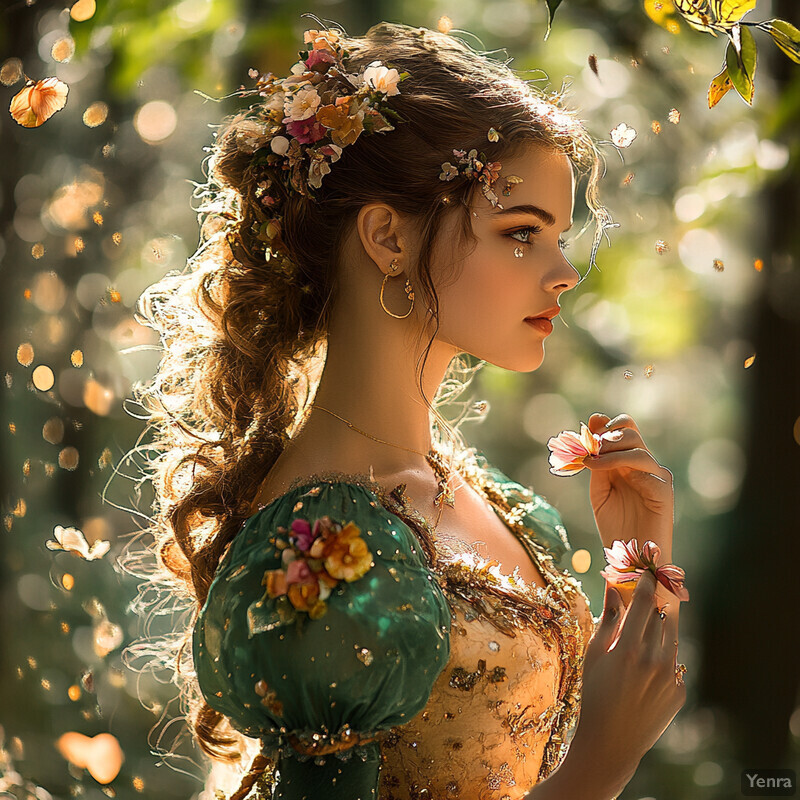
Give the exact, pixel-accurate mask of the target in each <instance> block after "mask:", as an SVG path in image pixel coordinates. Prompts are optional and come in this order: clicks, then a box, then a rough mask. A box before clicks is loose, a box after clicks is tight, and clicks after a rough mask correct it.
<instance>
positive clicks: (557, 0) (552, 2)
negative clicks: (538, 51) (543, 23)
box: [544, 0, 561, 41]
mask: <svg viewBox="0 0 800 800" xmlns="http://www.w3.org/2000/svg"><path fill="white" fill-rule="evenodd" d="M560 5H561V0H547V31H546V32H545V34H544V41H547V37H548V36H549V35H550V26H551V25H552V24H553V17H554V16H555V15H556V9H557V8H558V7H559V6H560Z"/></svg>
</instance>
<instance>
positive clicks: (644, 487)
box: [583, 414, 675, 564]
mask: <svg viewBox="0 0 800 800" xmlns="http://www.w3.org/2000/svg"><path fill="white" fill-rule="evenodd" d="M606 423H608V427H604V426H605V425H606ZM588 425H589V430H590V431H591V432H592V433H594V434H601V433H602V434H606V433H608V432H610V431H613V432H614V433H612V437H613V436H614V435H616V436H618V437H619V438H617V439H613V438H609V437H608V436H607V435H604V436H603V440H602V446H601V448H600V454H599V455H598V456H591V455H590V456H587V457H586V459H585V460H584V462H583V464H584V466H585V467H586V468H587V469H589V470H590V471H591V473H592V474H591V477H590V479H589V498H590V500H591V503H592V510H593V511H594V519H595V522H596V523H597V529H598V531H599V532H600V538H601V539H602V541H603V546H604V547H611V543H612V542H613V541H614V540H615V539H623V540H624V541H628V540H630V539H636V540H637V541H638V542H639V546H640V547H641V546H642V545H643V544H644V543H645V542H646V541H647V540H648V539H650V540H652V541H654V542H655V543H656V544H657V545H658V546H659V547H660V548H661V560H660V563H661V564H669V563H671V562H672V529H673V525H674V510H673V509H674V504H675V499H674V493H673V488H672V473H671V472H670V471H669V470H668V469H667V468H666V467H662V466H661V464H659V463H658V461H656V460H655V458H654V457H653V454H652V453H651V452H650V451H649V450H648V449H647V446H646V445H645V443H644V440H643V439H642V435H641V434H640V433H639V428H638V427H637V426H636V423H635V422H634V421H633V419H632V418H631V417H629V416H628V415H627V414H620V415H619V416H617V417H614V419H613V420H612V419H611V418H610V417H607V416H606V415H605V414H592V416H591V417H589V422H588Z"/></svg>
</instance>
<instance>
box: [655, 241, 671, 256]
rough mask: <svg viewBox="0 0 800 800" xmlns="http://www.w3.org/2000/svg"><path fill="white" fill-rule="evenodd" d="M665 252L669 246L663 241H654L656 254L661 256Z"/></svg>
mask: <svg viewBox="0 0 800 800" xmlns="http://www.w3.org/2000/svg"><path fill="white" fill-rule="evenodd" d="M667 250H669V245H668V244H667V243H666V242H665V241H664V240H663V239H658V240H656V253H658V254H659V255H662V254H663V253H666V252H667Z"/></svg>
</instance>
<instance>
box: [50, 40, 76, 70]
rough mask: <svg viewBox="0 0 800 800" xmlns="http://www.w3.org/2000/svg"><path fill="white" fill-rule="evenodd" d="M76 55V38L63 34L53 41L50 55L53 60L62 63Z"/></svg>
mask: <svg viewBox="0 0 800 800" xmlns="http://www.w3.org/2000/svg"><path fill="white" fill-rule="evenodd" d="M74 55H75V40H74V39H73V38H72V37H71V36H62V37H61V38H60V39H56V41H55V42H53V46H52V47H51V48H50V57H51V58H52V59H53V61H60V62H61V63H63V62H65V61H69V60H70V59H71V58H72V56H74Z"/></svg>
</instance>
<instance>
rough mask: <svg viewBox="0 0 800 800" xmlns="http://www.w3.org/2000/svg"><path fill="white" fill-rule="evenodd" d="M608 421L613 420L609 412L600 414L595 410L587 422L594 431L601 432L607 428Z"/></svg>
mask: <svg viewBox="0 0 800 800" xmlns="http://www.w3.org/2000/svg"><path fill="white" fill-rule="evenodd" d="M607 422H611V417H609V416H608V414H598V413H597V412H595V413H594V414H592V415H591V416H590V417H589V419H588V420H587V421H586V424H587V426H588V427H589V430H590V431H591V432H592V433H598V434H599V433H603V431H605V430H606V427H605V426H606V423H607Z"/></svg>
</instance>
